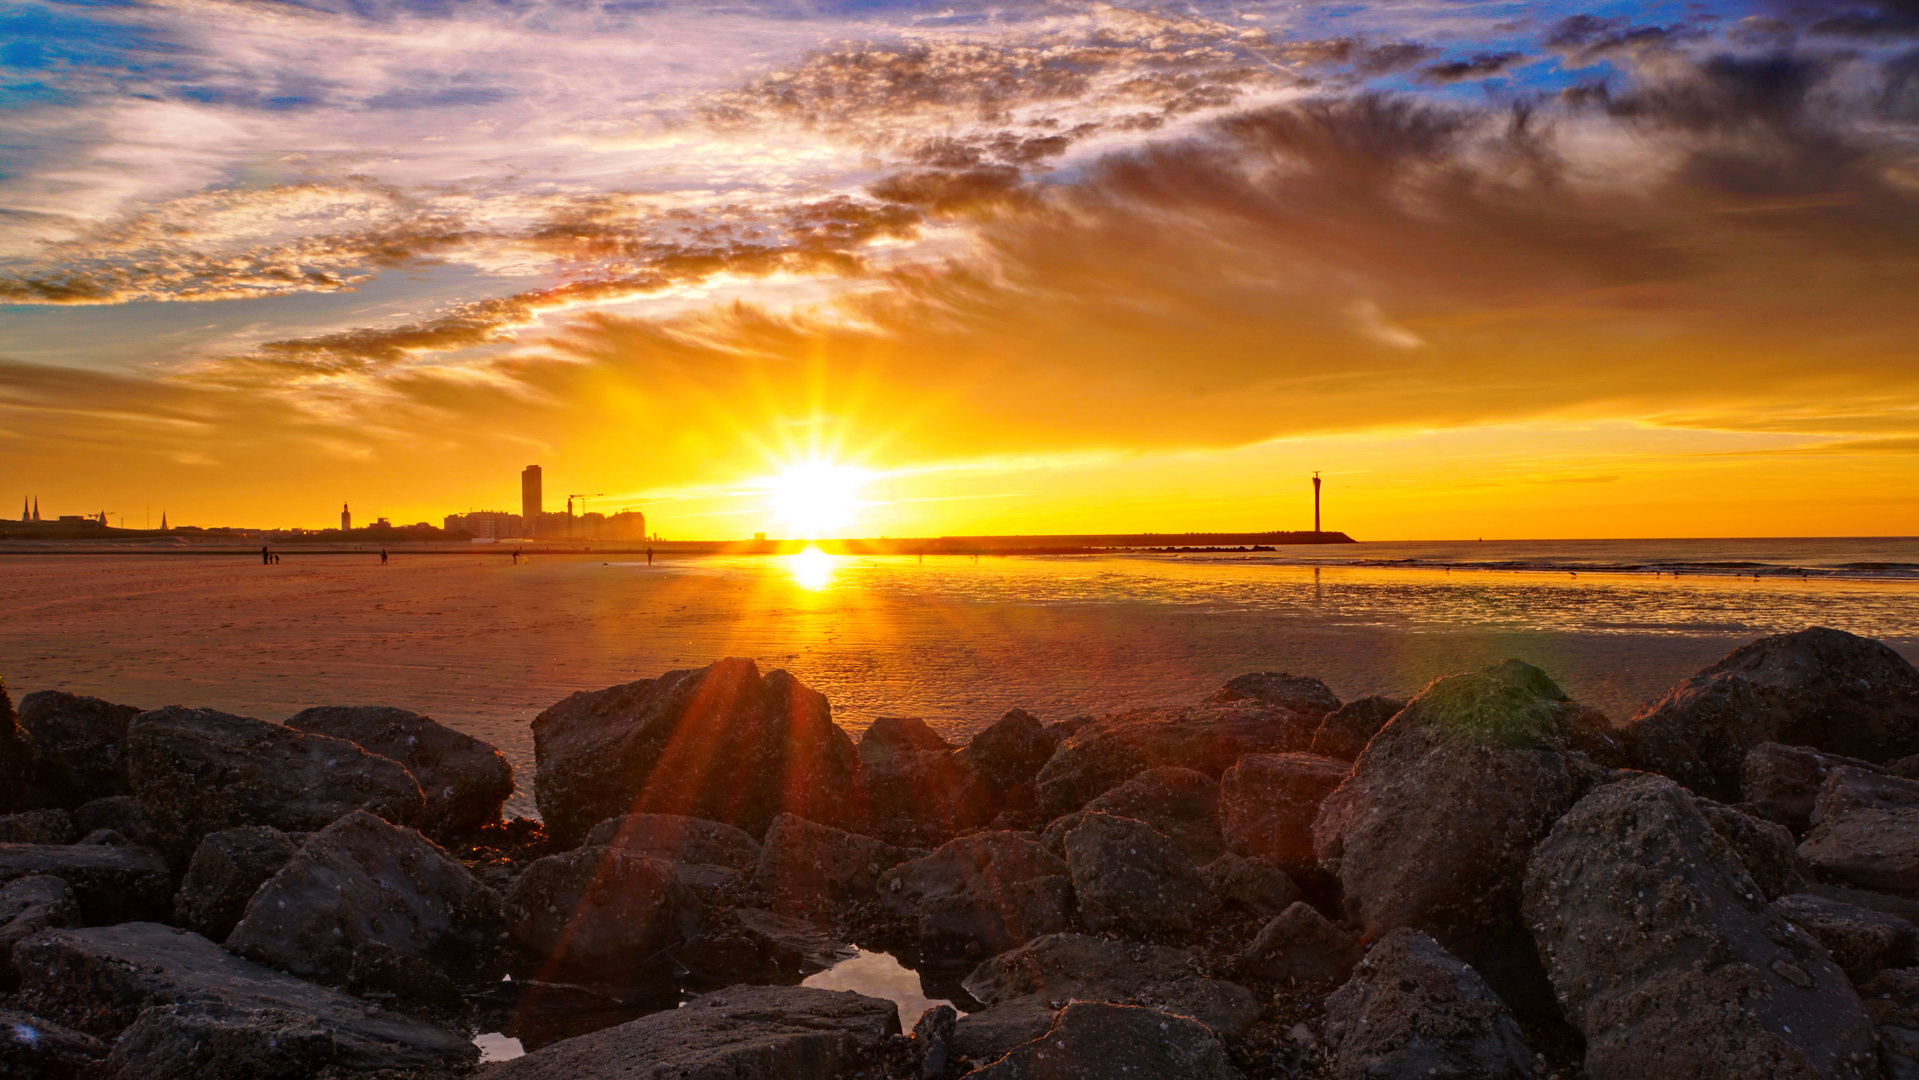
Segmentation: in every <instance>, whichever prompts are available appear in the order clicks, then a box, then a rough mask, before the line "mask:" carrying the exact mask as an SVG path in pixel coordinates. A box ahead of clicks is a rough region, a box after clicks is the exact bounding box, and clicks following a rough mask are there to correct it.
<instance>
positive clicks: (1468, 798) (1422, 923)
mask: <svg viewBox="0 0 1919 1080" xmlns="http://www.w3.org/2000/svg"><path fill="white" fill-rule="evenodd" d="M1528 672H1530V673H1531V674H1532V675H1536V678H1533V677H1528V673H1527V672H1515V669H1513V668H1511V667H1509V666H1508V667H1502V668H1499V669H1494V670H1493V671H1490V672H1474V673H1469V674H1463V675H1449V676H1446V677H1444V678H1441V679H1437V680H1435V681H1434V682H1433V683H1432V684H1431V685H1430V686H1428V687H1426V688H1425V689H1424V690H1422V691H1420V693H1419V694H1418V696H1416V697H1414V698H1413V699H1412V701H1411V702H1409V703H1408V704H1407V705H1406V708H1405V709H1404V710H1403V711H1401V712H1400V713H1399V715H1398V716H1396V717H1395V718H1394V719H1393V722H1392V723H1390V724H1388V725H1387V726H1386V728H1385V729H1384V730H1382V731H1381V732H1380V733H1379V734H1378V735H1376V736H1374V737H1373V740H1372V742H1371V743H1369V744H1368V745H1367V747H1366V751H1365V753H1363V754H1361V755H1360V756H1359V760H1358V761H1356V762H1354V764H1353V771H1352V775H1351V776H1349V777H1348V778H1347V780H1346V782H1345V783H1344V784H1342V785H1340V787H1339V789H1338V790H1337V791H1335V792H1333V794H1331V795H1330V796H1328V797H1327V798H1326V801H1325V802H1324V803H1323V804H1321V806H1320V812H1319V818H1318V820H1317V821H1316V822H1315V824H1314V826H1313V842H1314V847H1315V849H1316V851H1317V854H1318V857H1319V861H1320V866H1321V867H1322V869H1324V870H1325V871H1327V872H1328V873H1330V874H1332V875H1333V876H1335V877H1337V878H1338V880H1339V883H1340V886H1341V888H1342V890H1343V894H1344V900H1343V903H1344V908H1345V914H1346V917H1347V918H1348V919H1349V920H1350V921H1351V922H1352V923H1354V924H1356V925H1357V926H1358V927H1359V928H1360V931H1361V940H1362V941H1367V942H1372V941H1377V940H1379V939H1381V938H1383V937H1384V936H1385V935H1386V934H1387V933H1388V932H1390V931H1392V930H1394V929H1396V928H1398V927H1402V926H1409V927H1412V928H1414V929H1418V930H1421V931H1424V932H1425V933H1427V934H1430V935H1432V936H1433V937H1434V938H1436V939H1437V940H1438V941H1439V943H1440V945H1441V946H1442V947H1443V948H1445V949H1447V950H1448V951H1450V952H1452V953H1454V954H1456V955H1459V956H1461V957H1462V958H1464V959H1465V960H1467V961H1468V962H1469V963H1473V964H1475V965H1476V966H1477V967H1479V970H1480V971H1481V974H1485V975H1487V976H1488V977H1489V978H1492V979H1493V981H1494V983H1495V985H1501V984H1502V983H1503V982H1504V980H1505V978H1506V976H1505V975H1504V973H1503V972H1504V968H1502V967H1496V966H1494V965H1496V964H1501V963H1504V958H1507V957H1520V958H1521V959H1519V960H1517V961H1515V962H1516V963H1519V964H1521V965H1522V966H1524V964H1525V961H1524V959H1523V956H1524V954H1525V953H1526V952H1527V951H1528V950H1529V949H1530V947H1531V944H1530V941H1528V940H1527V938H1526V935H1525V930H1524V927H1523V925H1522V924H1521V921H1520V915H1519V899H1520V885H1521V881H1522V880H1523V877H1524V874H1525V869H1526V861H1527V859H1528V858H1529V857H1530V855H1531V854H1532V848H1533V845H1534V844H1536V843H1538V842H1539V840H1540V839H1541V838H1543V837H1544V836H1545V835H1546V832H1547V830H1549V829H1550V828H1552V824H1553V822H1554V821H1556V820H1557V819H1558V818H1559V815H1561V814H1563V813H1565V812H1566V810H1568V809H1569V808H1571V806H1572V805H1573V803H1574V802H1576V801H1577V800H1578V798H1579V796H1580V794H1581V793H1582V792H1583V791H1584V789H1585V787H1586V785H1587V783H1588V782H1589V780H1590V778H1591V775H1592V773H1594V772H1596V771H1597V770H1596V769H1595V768H1594V767H1593V766H1592V765H1591V763H1590V762H1587V761H1586V760H1585V759H1584V758H1583V757H1582V756H1581V755H1579V754H1578V753H1576V752H1575V751H1573V750H1571V749H1570V738H1569V735H1568V733H1567V730H1566V728H1567V724H1566V721H1565V719H1564V714H1563V711H1562V706H1563V704H1564V702H1563V701H1562V700H1560V699H1561V698H1562V697H1563V695H1560V694H1558V693H1557V689H1556V688H1551V689H1546V690H1543V691H1542V690H1541V689H1540V683H1541V682H1542V681H1543V682H1544V685H1545V686H1546V687H1551V683H1550V681H1549V680H1545V676H1544V674H1543V673H1539V672H1538V671H1537V669H1528Z"/></svg>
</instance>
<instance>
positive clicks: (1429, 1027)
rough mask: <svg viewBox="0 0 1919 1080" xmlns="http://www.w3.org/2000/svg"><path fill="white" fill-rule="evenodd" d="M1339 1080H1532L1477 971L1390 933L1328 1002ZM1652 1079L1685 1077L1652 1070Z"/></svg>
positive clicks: (1408, 935) (1411, 934)
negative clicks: (1443, 1079) (1452, 1079)
mask: <svg viewBox="0 0 1919 1080" xmlns="http://www.w3.org/2000/svg"><path fill="white" fill-rule="evenodd" d="M1326 1039H1327V1041H1328V1042H1329V1043H1331V1044H1332V1046H1333V1047H1334V1048H1335V1050H1334V1055H1333V1062H1332V1069H1331V1075H1332V1076H1334V1077H1336V1078H1338V1080H1424V1078H1427V1077H1434V1076H1440V1077H1458V1078H1461V1080H1466V1078H1472V1080H1532V1078H1533V1077H1535V1076H1536V1075H1537V1074H1536V1073H1535V1072H1534V1069H1533V1054H1532V1051H1531V1050H1529V1049H1528V1048H1527V1046H1526V1040H1525V1037H1524V1035H1522V1034H1521V1033H1520V1029H1519V1024H1518V1022H1517V1021H1515V1020H1514V1019H1513V1015H1512V1013H1511V1011H1510V1010H1508V1009H1507V1008H1506V1004H1505V1003H1504V1002H1502V1001H1501V1000H1499V996H1498V995H1497V994H1494V993H1493V991H1492V988H1491V987H1490V986H1488V985H1486V980H1484V979H1482V978H1480V977H1479V973H1478V972H1476V971H1474V970H1473V969H1472V968H1471V967H1469V966H1467V965H1466V964H1464V963H1462V962H1461V961H1460V960H1459V959H1458V958H1457V957H1455V956H1453V955H1452V954H1451V953H1448V952H1447V951H1446V950H1444V949H1442V948H1440V947H1439V943H1438V942H1436V941H1434V940H1433V939H1432V938H1430V937H1427V936H1426V935H1425V934H1422V933H1420V932H1419V931H1417V930H1411V929H1407V928H1403V927H1402V928H1400V929H1398V930H1394V931H1393V932H1392V933H1390V934H1388V935H1386V937H1384V938H1383V939H1381V940H1380V941H1379V942H1378V943H1377V944H1375V945H1374V946H1373V947H1372V950H1371V951H1370V952H1368V953H1367V954H1366V958H1365V959H1364V960H1363V961H1361V962H1360V964H1359V967H1358V968H1357V969H1355V970H1354V972H1353V977H1352V978H1351V979H1349V980H1347V982H1346V984H1345V985H1344V986H1341V987H1340V988H1339V990H1338V991H1337V992H1336V993H1334V994H1333V996H1332V997H1330V998H1328V999H1327V1001H1326ZM1644 1075H1645V1076H1646V1077H1652V1076H1677V1075H1682V1074H1678V1073H1664V1072H1649V1073H1646V1074H1644Z"/></svg>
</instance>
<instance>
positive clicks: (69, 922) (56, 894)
mask: <svg viewBox="0 0 1919 1080" xmlns="http://www.w3.org/2000/svg"><path fill="white" fill-rule="evenodd" d="M78 925H80V905H79V903H78V902H77V901H76V900H74V897H73V890H72V889H71V888H69V887H68V885H67V883H66V882H65V881H64V880H62V879H60V878H57V877H49V876H47V875H45V874H36V875H33V876H31V877H23V878H14V879H13V880H12V881H9V882H7V884H6V885H4V886H0V989H7V988H10V987H12V985H13V982H14V971H13V964H12V963H10V960H11V958H12V956H13V946H14V943H15V942H17V941H19V940H20V939H21V938H24V937H27V936H29V935H31V934H37V933H39V932H40V931H42V930H49V929H57V928H59V927H64V926H78Z"/></svg>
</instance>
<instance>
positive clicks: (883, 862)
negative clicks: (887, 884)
mask: <svg viewBox="0 0 1919 1080" xmlns="http://www.w3.org/2000/svg"><path fill="white" fill-rule="evenodd" d="M924 854H926V852H925V850H924V849H920V848H902V847H895V846H893V845H892V844H888V843H885V842H883V841H880V840H875V839H873V838H872V837H870V836H861V835H860V834H858V833H851V832H847V831H846V830H844V829H835V828H833V827H832V826H830V825H821V824H819V823H818V822H814V821H808V820H806V819H805V818H802V817H795V816H794V815H792V814H781V815H780V816H779V817H777V818H774V819H773V827H772V828H770V829H768V830H767V831H766V844H765V846H764V847H762V848H761V849H760V861H759V866H758V867H757V869H756V870H755V871H754V875H753V880H754V883H755V884H756V885H757V886H758V887H760V888H761V889H764V890H766V891H767V892H769V893H771V894H772V895H773V896H774V897H776V898H777V899H778V900H779V901H780V903H781V904H783V905H788V906H791V907H794V908H798V909H810V908H815V907H818V906H820V905H822V904H829V903H846V902H851V901H859V900H870V899H872V898H873V896H874V895H875V892H876V890H877V889H878V888H879V882H880V875H881V874H883V873H885V872H886V871H888V870H890V869H892V868H893V867H895V866H898V865H899V864H901V863H903V862H905V861H907V860H908V859H915V858H918V857H920V856H922V855H924Z"/></svg>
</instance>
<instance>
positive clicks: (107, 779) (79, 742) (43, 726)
mask: <svg viewBox="0 0 1919 1080" xmlns="http://www.w3.org/2000/svg"><path fill="white" fill-rule="evenodd" d="M141 711H142V710H141V709H139V708H138V707H137V706H133V705H116V704H114V703H113V702H110V701H102V700H100V699H99V698H94V697H81V696H79V695H76V694H68V693H64V692H62V691H59V690H41V691H38V692H36V693H32V694H28V695H27V696H26V697H23V698H21V699H20V726H21V727H22V728H25V729H26V731H27V734H28V735H29V736H30V737H31V738H32V740H33V753H34V773H35V780H36V782H37V783H38V784H39V786H40V787H41V788H42V789H43V790H44V791H45V792H46V793H47V795H48V796H49V797H50V798H51V799H53V801H54V802H55V803H57V804H58V805H60V806H78V805H80V804H81V803H84V802H90V801H92V800H94V799H105V798H111V797H113V796H115V795H130V794H132V793H133V789H132V788H131V787H129V786H128V784H127V725H128V724H129V723H131V722H132V721H133V718H134V717H135V716H138V715H139V714H140V713H141Z"/></svg>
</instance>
